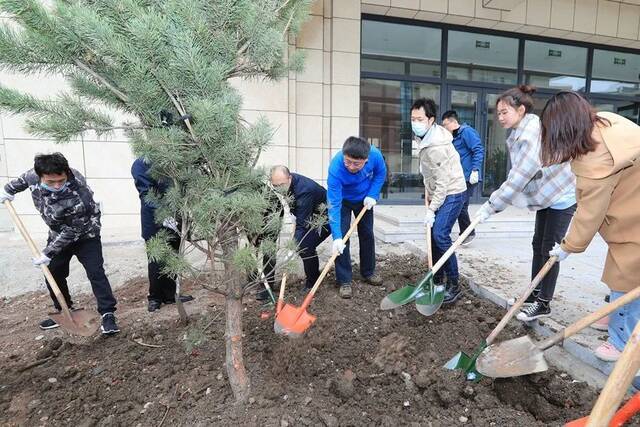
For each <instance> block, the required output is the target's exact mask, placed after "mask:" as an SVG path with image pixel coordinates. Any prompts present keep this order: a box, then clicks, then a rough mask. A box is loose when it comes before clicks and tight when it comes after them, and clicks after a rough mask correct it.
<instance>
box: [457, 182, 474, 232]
mask: <svg viewBox="0 0 640 427" xmlns="http://www.w3.org/2000/svg"><path fill="white" fill-rule="evenodd" d="M477 186H478V184H477V183H476V184H471V183H469V181H467V191H465V192H464V193H463V194H464V195H465V198H464V203H463V204H462V209H461V210H460V215H458V227H460V234H462V233H464V230H466V229H467V227H468V226H469V225H470V224H471V218H469V199H471V198H472V197H473V193H475V192H476V187H477ZM475 235H476V230H473V231H472V232H471V234H469V236H475Z"/></svg>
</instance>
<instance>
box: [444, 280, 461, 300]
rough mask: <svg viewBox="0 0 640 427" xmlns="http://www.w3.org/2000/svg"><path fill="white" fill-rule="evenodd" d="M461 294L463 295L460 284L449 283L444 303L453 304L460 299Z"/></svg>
mask: <svg viewBox="0 0 640 427" xmlns="http://www.w3.org/2000/svg"><path fill="white" fill-rule="evenodd" d="M460 295H462V289H460V285H459V284H457V283H455V284H447V287H446V289H445V291H444V301H442V304H453V303H454V302H456V301H457V300H458V298H460Z"/></svg>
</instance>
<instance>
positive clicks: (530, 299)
mask: <svg viewBox="0 0 640 427" xmlns="http://www.w3.org/2000/svg"><path fill="white" fill-rule="evenodd" d="M536 301H538V292H536V291H533V292H531V293H530V294H529V296H528V297H527V299H526V300H524V304H522V305H531V304H533V303H534V302H536Z"/></svg>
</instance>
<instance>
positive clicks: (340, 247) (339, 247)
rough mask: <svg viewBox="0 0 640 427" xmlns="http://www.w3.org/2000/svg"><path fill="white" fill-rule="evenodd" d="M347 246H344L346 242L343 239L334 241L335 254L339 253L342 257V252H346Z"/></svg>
mask: <svg viewBox="0 0 640 427" xmlns="http://www.w3.org/2000/svg"><path fill="white" fill-rule="evenodd" d="M346 247H347V245H345V244H344V242H343V241H342V239H334V241H333V253H334V254H335V253H339V254H340V255H342V252H344V248H346Z"/></svg>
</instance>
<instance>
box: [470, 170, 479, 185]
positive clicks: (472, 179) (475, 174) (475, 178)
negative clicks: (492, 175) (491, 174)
mask: <svg viewBox="0 0 640 427" xmlns="http://www.w3.org/2000/svg"><path fill="white" fill-rule="evenodd" d="M478 181H480V172H478V171H471V175H469V184H471V185H473V184H477V183H478Z"/></svg>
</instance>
